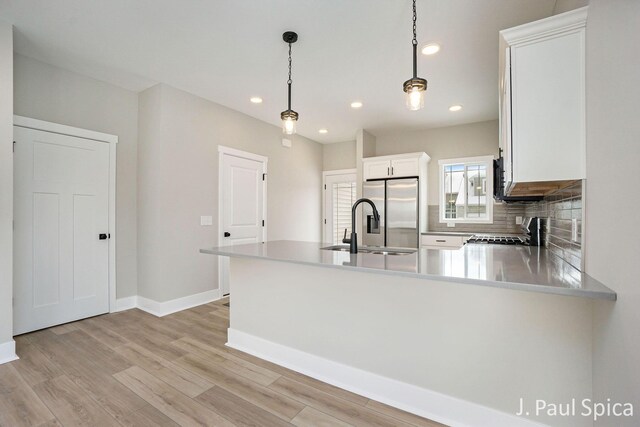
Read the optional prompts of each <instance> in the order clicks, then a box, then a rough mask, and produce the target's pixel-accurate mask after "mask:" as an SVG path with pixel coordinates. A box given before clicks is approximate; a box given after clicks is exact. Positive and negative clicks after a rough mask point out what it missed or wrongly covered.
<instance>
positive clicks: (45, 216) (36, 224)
mask: <svg viewBox="0 0 640 427" xmlns="http://www.w3.org/2000/svg"><path fill="white" fill-rule="evenodd" d="M59 224H60V197H59V195H58V194H47V193H34V194H33V235H34V236H39V238H37V239H33V270H32V271H33V282H32V283H33V305H34V307H36V308H37V307H43V306H45V305H52V304H57V303H59V302H60V259H59V255H60V251H59V248H60V229H59V228H58V225H59ZM16 238H19V235H16ZM16 255H18V254H16ZM16 273H17V272H16Z"/></svg>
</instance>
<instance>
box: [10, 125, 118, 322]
mask: <svg viewBox="0 0 640 427" xmlns="http://www.w3.org/2000/svg"><path fill="white" fill-rule="evenodd" d="M13 125H14V126H18V127H23V128H27V129H33V130H39V131H44V132H51V133H56V134H60V135H67V136H72V137H76V138H83V139H90V140H94V141H99V142H106V143H108V144H109V195H108V197H109V231H108V233H109V234H110V238H109V312H111V313H112V312H114V311H115V310H116V289H117V282H116V240H117V236H116V234H117V233H116V158H117V152H116V147H117V143H118V136H117V135H109V134H107V133H102V132H95V131H92V130H88V129H82V128H76V127H73V126H67V125H61V124H59V123H52V122H46V121H44V120H37V119H32V118H30V117H23V116H17V115H14V116H13Z"/></svg>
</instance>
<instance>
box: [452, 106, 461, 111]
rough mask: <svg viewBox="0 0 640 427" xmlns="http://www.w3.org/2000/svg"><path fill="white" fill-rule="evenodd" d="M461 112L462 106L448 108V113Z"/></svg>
mask: <svg viewBox="0 0 640 427" xmlns="http://www.w3.org/2000/svg"><path fill="white" fill-rule="evenodd" d="M460 110H462V105H452V106H451V107H449V111H460Z"/></svg>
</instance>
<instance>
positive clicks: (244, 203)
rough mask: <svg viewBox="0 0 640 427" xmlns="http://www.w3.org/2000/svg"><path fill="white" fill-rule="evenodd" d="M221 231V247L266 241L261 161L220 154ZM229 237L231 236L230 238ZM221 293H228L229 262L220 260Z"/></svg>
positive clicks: (263, 167) (226, 259)
mask: <svg viewBox="0 0 640 427" xmlns="http://www.w3.org/2000/svg"><path fill="white" fill-rule="evenodd" d="M220 155H221V156H223V157H222V182H221V183H220V191H221V192H222V207H221V208H222V209H221V210H222V229H221V230H219V232H220V240H219V241H220V245H221V246H228V245H241V244H246V243H257V242H262V241H264V236H263V220H264V204H263V198H264V181H263V180H262V177H263V174H264V173H265V164H264V163H263V162H261V161H257V160H251V159H248V158H242V157H237V156H234V155H230V154H227V153H221V154H220ZM227 234H228V235H227ZM219 268H220V275H219V279H220V291H221V293H222V295H226V294H228V293H229V259H228V257H221V258H220V263H219Z"/></svg>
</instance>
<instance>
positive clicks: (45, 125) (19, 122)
mask: <svg viewBox="0 0 640 427" xmlns="http://www.w3.org/2000/svg"><path fill="white" fill-rule="evenodd" d="M13 125H14V126H20V127H23V128H28V129H35V130H43V131H46V132H52V133H59V134H61V135H68V136H75V137H77V138H84V139H93V140H95V141H101V142H109V143H114V144H117V143H118V137H117V136H116V135H109V134H108V133H102V132H95V131H92V130H88V129H81V128H76V127H73V126H67V125H61V124H59V123H52V122H46V121H44V120H38V119H32V118H30V117H23V116H16V115H14V116H13Z"/></svg>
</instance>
